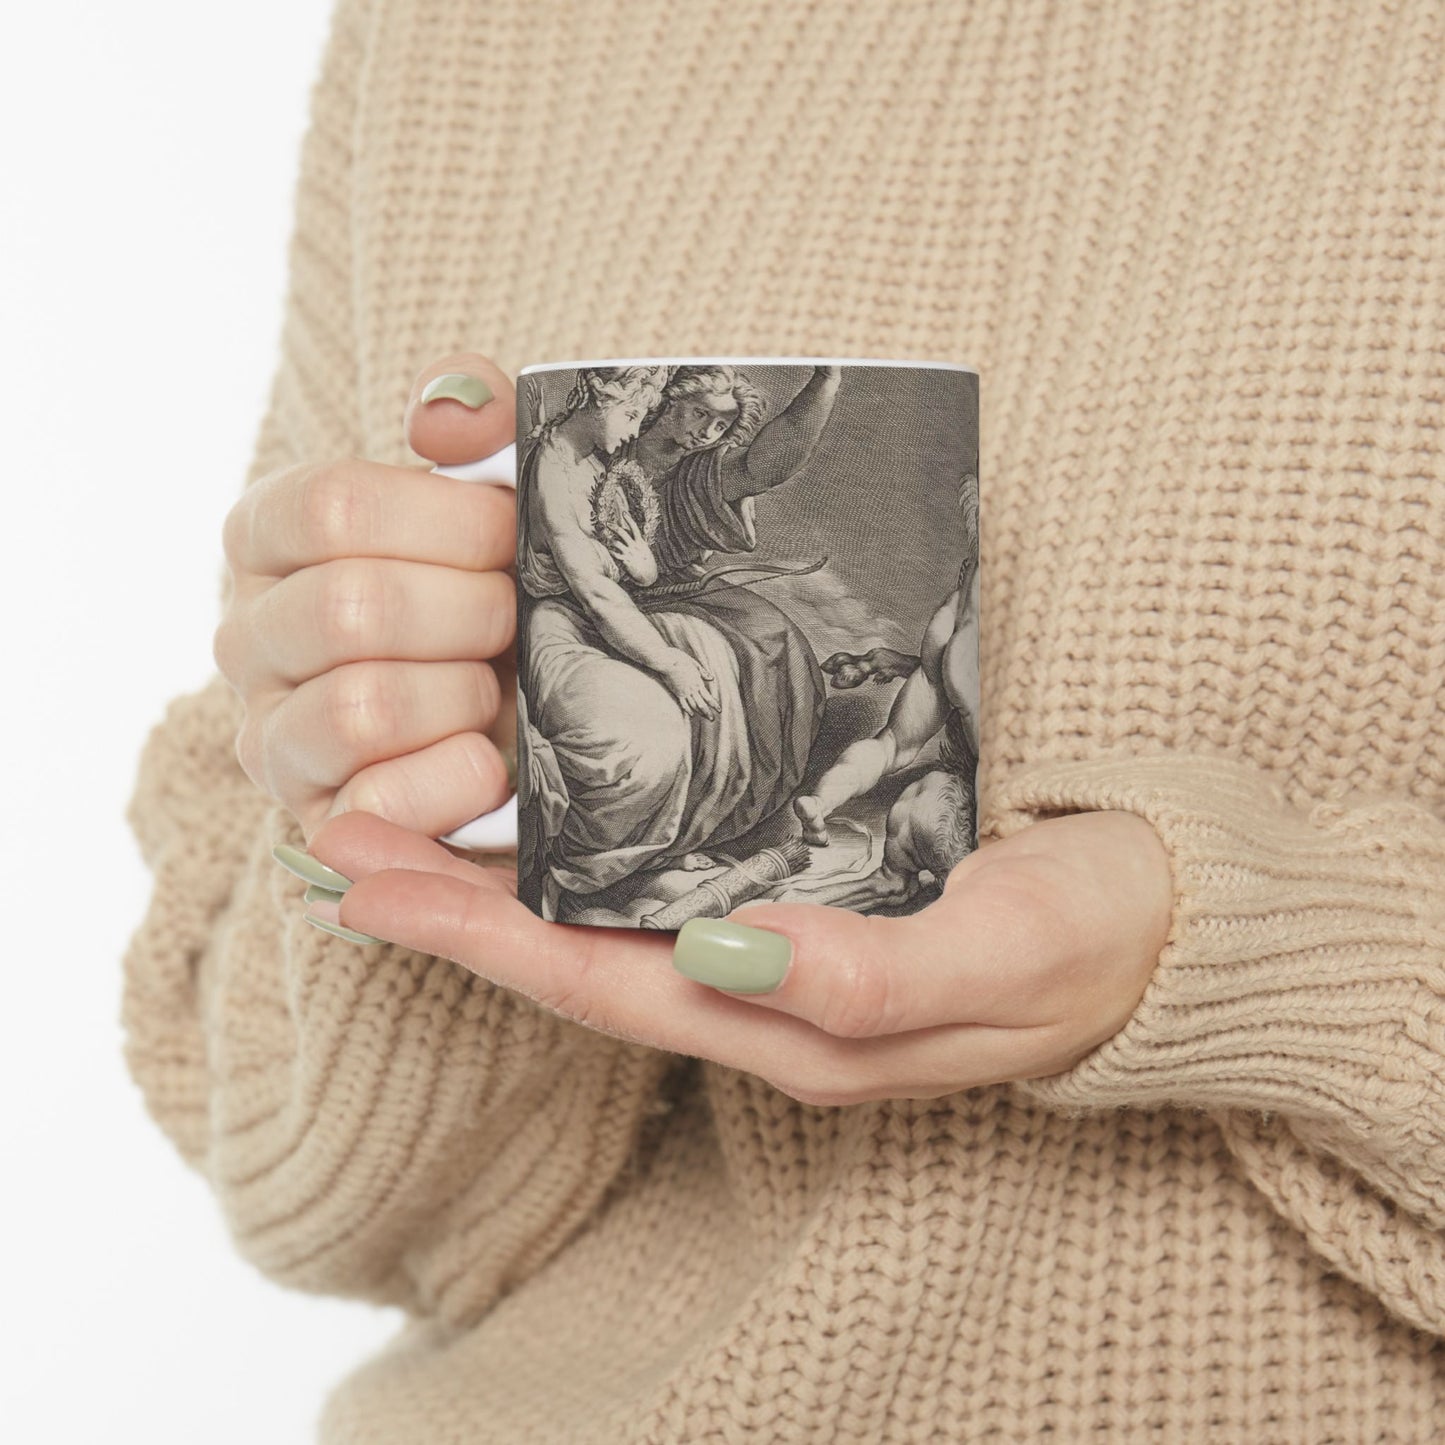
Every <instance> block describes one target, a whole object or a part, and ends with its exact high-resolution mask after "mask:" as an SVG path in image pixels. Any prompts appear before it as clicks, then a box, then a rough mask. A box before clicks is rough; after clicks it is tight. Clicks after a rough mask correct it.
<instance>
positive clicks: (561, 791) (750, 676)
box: [517, 366, 840, 917]
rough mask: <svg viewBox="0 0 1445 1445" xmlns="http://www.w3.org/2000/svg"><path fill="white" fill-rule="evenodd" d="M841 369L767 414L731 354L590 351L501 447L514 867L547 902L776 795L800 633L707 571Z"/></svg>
mask: <svg viewBox="0 0 1445 1445" xmlns="http://www.w3.org/2000/svg"><path fill="white" fill-rule="evenodd" d="M839 380H840V370H839V368H837V367H817V368H815V370H814V375H813V376H812V377H811V378H810V379H809V380H808V382H807V383H806V384H805V385H804V386H803V388H802V389H801V390H800V391H799V393H798V394H797V395H796V396H795V397H794V398H793V400H792V401H791V402H790V403H789V405H788V406H787V407H786V408H785V409H784V410H783V411H782V412H780V413H779V414H778V415H777V416H775V417H774V418H772V419H771V420H770V421H767V422H764V421H763V404H762V400H761V397H760V395H759V393H758V392H757V391H756V389H755V388H753V387H752V386H751V384H750V383H748V381H747V379H746V377H745V376H743V375H742V373H741V372H739V371H737V370H736V369H735V368H732V367H726V366H699V367H679V368H661V369H659V368H647V367H616V368H589V369H583V370H579V371H578V372H577V373H576V376H575V380H574V383H573V386H572V389H571V391H570V392H569V394H568V397H567V399H566V402H565V404H564V405H563V407H562V409H561V411H560V412H558V413H557V414H556V415H555V416H552V417H550V418H548V419H546V420H545V421H544V422H543V423H541V424H540V425H539V426H537V427H535V428H533V430H532V432H531V433H530V434H529V435H528V436H527V437H526V438H525V439H524V441H523V443H522V445H521V446H520V447H519V463H520V465H519V477H518V483H519V507H520V526H519V545H518V563H517V575H518V581H519V583H520V584H521V588H522V591H523V593H524V597H525V605H524V617H523V633H522V637H521V640H520V648H519V654H520V655H519V662H520V666H521V683H522V687H521V692H522V698H521V702H520V704H519V710H520V712H521V713H522V714H523V716H522V723H523V725H524V726H525V728H526V730H527V731H526V736H527V740H528V749H527V755H528V775H527V778H526V789H527V793H528V798H529V800H535V806H529V807H528V808H527V810H526V813H527V815H528V816H529V817H535V818H536V819H537V821H538V823H539V826H540V834H539V836H537V837H534V838H532V839H530V840H526V839H524V848H526V847H527V846H532V847H533V848H534V849H535V853H534V855H533V856H532V857H531V859H530V861H529V862H527V863H524V866H523V868H522V870H521V871H522V874H523V876H524V877H525V878H528V879H531V878H534V877H536V878H541V879H542V880H543V883H544V886H543V889H542V891H541V894H540V896H539V897H537V898H536V899H535V900H532V901H534V902H536V903H538V904H540V906H541V907H542V911H543V913H544V916H549V917H556V916H558V911H557V910H558V908H559V906H560V905H561V904H563V903H564V902H565V901H566V898H567V897H568V896H570V897H571V898H572V899H573V900H574V901H575V900H577V899H579V898H580V899H586V898H587V897H589V896H595V895H597V894H598V893H600V892H601V891H602V890H604V889H606V888H609V887H610V886H612V885H613V884H616V883H619V882H620V881H622V880H625V879H627V878H629V877H632V876H634V875H637V874H638V873H640V872H643V871H646V870H657V869H662V868H668V867H678V866H684V861H685V860H686V863H687V864H691V865H697V864H698V863H699V862H701V863H702V864H707V863H708V862H709V861H710V860H709V859H708V858H707V856H706V850H707V849H709V848H710V847H713V846H721V845H723V844H725V843H726V842H728V841H729V840H731V839H733V838H737V837H741V836H742V835H743V834H745V833H747V832H748V831H749V830H750V829H752V828H754V827H755V826H756V825H757V824H759V823H760V822H761V821H763V820H764V819H766V818H768V817H770V816H771V815H773V814H775V813H777V812H778V811H779V810H780V809H782V808H785V807H786V805H787V803H788V802H789V801H790V799H791V798H792V797H793V795H794V793H795V792H796V791H797V788H798V786H799V784H800V782H801V780H802V777H803V772H804V769H805V767H806V765H807V760H808V755H809V752H810V750H811V747H812V743H813V739H814V737H815V736H816V733H817V728H818V723H819V720H820V718H821V716H822V711H823V701H824V688H823V679H822V673H821V671H820V669H819V667H818V663H817V661H816V659H815V657H814V655H813V651H812V648H811V646H810V645H809V643H808V639H807V637H806V636H805V635H804V633H803V632H802V630H801V629H800V628H799V627H798V626H797V625H796V624H795V623H794V622H792V621H791V620H790V619H789V618H788V616H787V615H786V614H785V613H783V612H782V611H781V610H780V609H779V608H778V607H776V606H775V605H774V604H773V603H772V602H770V601H768V600H767V599H766V598H764V597H761V596H759V595H757V594H756V593H754V592H752V591H751V590H750V589H749V588H748V587H747V586H745V585H739V583H738V582H737V581H735V580H733V578H734V576H735V574H736V573H737V572H738V571H739V570H746V571H748V572H749V573H751V574H754V578H755V579H756V577H762V576H768V575H776V574H777V573H779V572H780V571H786V570H787V569H780V568H775V567H769V566H767V565H766V564H762V563H750V564H743V566H742V568H741V569H740V568H739V566H738V565H732V566H725V567H720V568H716V569H713V570H709V568H708V566H707V563H708V560H709V559H710V558H711V557H712V556H713V554H714V552H718V551H721V552H729V553H739V552H750V551H753V550H754V548H755V547H756V529H755V523H754V517H753V511H752V503H753V499H754V498H755V497H756V496H758V495H760V494H761V493H763V492H765V491H767V490H768V489H769V488H771V487H774V486H778V485H780V484H781V483H783V482H786V481H787V480H788V479H789V478H790V477H792V476H794V475H796V474H798V473H799V472H800V471H801V470H802V469H803V467H804V466H805V465H806V463H807V461H808V458H809V456H810V455H811V453H812V451H813V448H814V446H815V445H816V442H817V439H818V436H819V434H820V433H821V431H822V429H823V427H824V425H825V424H826V422H827V420H828V416H829V414H830V413H831V410H832V405H833V399H834V397H835V395H836V392H837V388H838V384H839Z"/></svg>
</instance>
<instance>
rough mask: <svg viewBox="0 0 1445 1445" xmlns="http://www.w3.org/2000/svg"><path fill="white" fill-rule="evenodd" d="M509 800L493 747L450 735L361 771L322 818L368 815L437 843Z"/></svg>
mask: <svg viewBox="0 0 1445 1445" xmlns="http://www.w3.org/2000/svg"><path fill="white" fill-rule="evenodd" d="M511 794H512V789H511V785H510V783H509V782H508V779H507V764H506V761H505V759H504V758H503V757H502V754H501V752H500V751H499V750H498V748H497V745H496V744H495V743H494V742H492V740H491V739H490V738H486V737H483V736H482V735H481V734H480V733H455V734H453V735H452V736H451V737H447V738H443V739H442V740H441V741H440V742H436V743H432V744H431V746H430V747H425V748H418V749H417V750H416V751H415V752H412V753H405V754H403V755H402V756H401V757H396V758H388V759H386V760H385V761H384V762H380V763H373V764H372V765H371V766H370V767H368V768H363V769H362V770H361V771H360V772H359V773H357V774H356V776H355V777H353V778H352V779H351V780H350V781H349V782H348V783H347V784H346V785H345V786H344V787H343V788H341V789H340V790H339V791H338V792H337V794H336V799H335V801H334V802H333V803H332V805H331V807H330V808H329V809H328V810H327V812H328V814H329V815H333V816H334V815H335V814H337V813H342V812H363V813H369V814H373V815H374V816H376V817H378V818H385V819H386V820H387V821H388V822H392V823H395V824H397V825H398V826H399V827H402V828H409V829H412V830H413V831H415V832H417V833H422V834H424V835H425V836H426V837H428V838H440V837H442V836H444V835H445V834H447V833H450V832H451V831H452V829H454V828H459V827H461V825H462V824H463V823H470V822H471V821H472V819H473V818H477V817H480V816H481V815H482V814H483V813H490V812H492V811H493V810H495V809H497V808H500V807H501V806H502V804H503V803H505V802H506V801H507V799H508V798H509V797H510V796H511ZM321 821H322V819H320V818H318V819H317V820H316V826H318V827H319V826H320V823H321ZM313 831H314V829H313Z"/></svg>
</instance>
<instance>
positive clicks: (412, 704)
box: [237, 661, 500, 817]
mask: <svg viewBox="0 0 1445 1445" xmlns="http://www.w3.org/2000/svg"><path fill="white" fill-rule="evenodd" d="M499 704H500V692H499V688H498V684H497V678H496V674H495V673H494V672H493V671H492V669H491V667H489V666H488V665H487V664H486V663H485V662H390V661H382V662H353V663H347V664H345V665H344V666H342V667H338V668H334V669H333V670H332V671H330V672H327V673H323V674H322V675H321V676H320V677H315V678H312V679H311V680H310V681H308V682H303V683H302V684H301V685H300V686H299V687H297V688H295V689H294V690H293V691H291V692H288V693H287V694H286V695H285V697H283V698H282V699H281V701H280V702H279V704H277V706H276V707H275V708H274V709H273V710H272V711H271V712H269V713H264V714H261V715H259V716H254V715H253V714H252V713H250V712H248V713H247V716H246V720H245V722H244V723H243V724H242V727H241V734H240V738H239V739H238V745H237V747H238V752H240V753H241V755H242V763H243V766H246V768H247V771H248V772H250V770H251V769H250V763H249V762H248V758H257V759H261V760H262V761H261V762H260V764H259V766H262V767H266V766H269V769H270V776H267V777H265V778H257V777H256V774H255V773H251V776H252V777H253V778H254V779H255V780H256V781H257V782H258V783H260V784H261V786H262V787H263V788H264V789H265V790H266V791H267V792H268V793H270V795H271V796H272V797H274V798H278V799H280V800H282V801H283V802H285V803H286V804H287V806H288V807H291V808H292V811H293V812H295V813H297V815H298V817H299V816H300V809H299V808H298V807H295V806H293V805H292V801H291V800H292V799H296V800H297V801H299V802H300V804H301V805H302V806H303V807H304V806H306V805H308V804H309V803H310V802H311V801H313V799H314V794H315V793H316V792H317V791H319V790H324V791H326V792H328V793H330V792H331V791H333V790H335V789H338V788H340V787H342V786H343V785H344V784H345V783H346V782H347V781H348V780H349V779H350V778H352V777H354V776H355V775H356V774H357V773H359V772H360V771H361V770H362V769H363V768H367V767H370V766H371V765H372V764H373V763H377V762H382V761H384V760H385V759H387V758H395V757H400V756H401V755H402V754H404V753H411V752H415V751H416V750H417V749H418V748H424V747H428V746H430V745H431V744H432V743H435V742H438V741H440V740H441V739H442V738H445V737H450V736H451V735H452V734H453V733H465V732H478V733H484V732H486V731H487V730H488V728H489V727H490V726H491V724H492V722H493V720H494V719H495V718H496V715H497V711H498V707H499Z"/></svg>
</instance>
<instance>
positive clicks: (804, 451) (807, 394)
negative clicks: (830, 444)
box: [722, 366, 843, 502]
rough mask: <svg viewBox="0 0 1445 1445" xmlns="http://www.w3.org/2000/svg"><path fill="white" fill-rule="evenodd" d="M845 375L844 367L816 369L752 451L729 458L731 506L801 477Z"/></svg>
mask: <svg viewBox="0 0 1445 1445" xmlns="http://www.w3.org/2000/svg"><path fill="white" fill-rule="evenodd" d="M842 375H843V369H842V367H839V366H818V367H815V368H814V369H813V374H812V376H811V377H809V378H808V381H807V383H806V384H805V385H804V387H803V389H802V390H801V391H800V392H799V393H798V394H797V396H795V397H794V398H793V399H792V401H791V402H789V403H788V406H787V408H786V409H785V410H784V411H782V412H780V413H779V414H778V415H777V416H775V417H774V418H773V419H772V421H770V422H768V423H767V424H766V425H765V426H764V427H762V428H761V429H760V430H759V432H758V434H757V436H755V437H754V438H753V439H752V441H751V442H750V443H748V445H747V446H742V447H736V448H734V449H733V450H731V451H729V452H726V453H725V454H724V456H723V460H722V494H723V496H724V497H725V498H726V499H727V500H728V501H729V502H737V501H741V500H742V499H743V498H744V497H755V496H757V495H758V494H759V493H761V492H766V491H769V490H770V489H771V488H773V487H776V486H778V485H779V484H780V483H782V482H786V481H788V480H789V479H790V478H792V477H795V476H797V474H798V473H799V472H800V471H802V469H803V468H804V467H805V466H806V465H807V462H808V458H809V457H811V456H812V455H813V449H814V447H816V446H817V444H818V438H819V437H820V436H821V435H822V433H823V428H824V427H825V426H826V425H827V424H828V418H829V417H830V416H832V414H833V402H834V400H835V399H836V398H837V395H838V385H839V382H840V381H841V379H842Z"/></svg>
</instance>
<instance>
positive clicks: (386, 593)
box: [214, 557, 517, 692]
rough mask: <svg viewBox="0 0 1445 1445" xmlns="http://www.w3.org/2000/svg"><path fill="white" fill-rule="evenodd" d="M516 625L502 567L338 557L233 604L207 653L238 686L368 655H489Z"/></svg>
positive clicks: (304, 675)
mask: <svg viewBox="0 0 1445 1445" xmlns="http://www.w3.org/2000/svg"><path fill="white" fill-rule="evenodd" d="M516 621H517V605H516V586H515V583H514V582H513V581H512V578H511V577H510V576H509V575H508V574H507V573H505V572H467V571H463V570H461V569H460V568H456V567H432V566H428V565H426V564H424V563H421V562H398V561H394V560H392V559H386V558H375V557H362V558H340V559H338V560H336V561H332V562H323V563H319V564H318V565H317V566H314V567H303V568H302V569H301V571H299V572H293V573H292V574H291V575H290V576H289V577H284V578H282V579H281V581H279V582H277V583H275V584H273V585H272V586H270V587H268V588H266V589H265V590H264V591H262V592H260V593H258V594H257V595H256V596H255V597H254V599H253V600H251V601H250V602H249V603H247V602H238V604H237V605H236V606H234V607H233V608H231V609H230V610H229V611H228V613H227V615H226V617H224V618H223V619H222V622H221V625H220V626H219V627H218V628H217V630H216V642H215V648H214V652H215V655H216V660H217V663H218V664H219V665H220V667H221V670H222V671H223V672H224V673H225V674H226V676H227V677H228V678H229V679H230V681H231V683H232V684H233V686H235V687H236V688H237V689H238V690H240V691H243V692H244V691H247V690H253V689H259V688H262V687H267V686H275V685H277V684H280V683H300V682H304V681H306V680H307V679H308V678H313V677H317V676H319V675H320V674H321V673H323V672H328V671H330V670H331V669H332V668H334V667H338V666H340V665H341V664H342V663H347V662H357V661H361V660H364V659H371V658H390V659H397V660H405V661H413V662H447V661H460V660H477V659H485V658H492V657H496V656H497V655H498V654H499V653H501V652H503V651H505V650H506V649H507V648H508V647H509V646H510V645H511V643H512V641H513V638H514V635H515V633H516Z"/></svg>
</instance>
